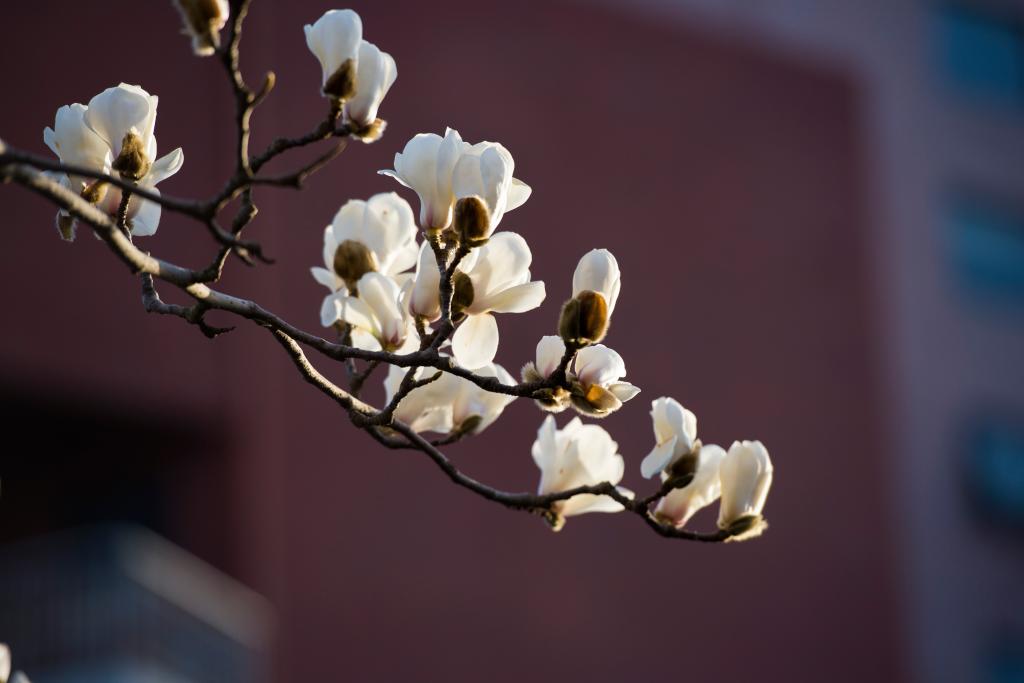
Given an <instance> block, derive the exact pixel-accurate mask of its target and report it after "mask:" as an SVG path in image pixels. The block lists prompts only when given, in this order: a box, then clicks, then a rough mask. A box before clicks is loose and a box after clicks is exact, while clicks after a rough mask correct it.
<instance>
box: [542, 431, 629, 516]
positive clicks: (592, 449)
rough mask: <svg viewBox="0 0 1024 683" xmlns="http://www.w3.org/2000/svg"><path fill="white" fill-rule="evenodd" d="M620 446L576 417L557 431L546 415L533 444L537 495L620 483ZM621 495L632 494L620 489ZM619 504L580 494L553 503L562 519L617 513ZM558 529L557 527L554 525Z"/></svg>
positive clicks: (621, 473)
mask: <svg viewBox="0 0 1024 683" xmlns="http://www.w3.org/2000/svg"><path fill="white" fill-rule="evenodd" d="M618 449H619V445H618V444H617V443H615V441H613V440H612V437H611V436H609V435H608V432H606V431H605V430H604V429H602V428H601V427H599V426H597V425H593V424H588V425H585V424H583V423H582V422H580V419H579V418H578V417H575V418H573V419H572V420H570V421H569V423H568V424H566V425H565V427H564V428H562V429H556V426H555V418H554V417H552V416H550V415H549V416H548V417H547V419H545V420H544V423H543V424H541V426H540V429H539V430H537V440H536V441H534V442H533V450H532V454H533V461H534V462H535V463H536V464H537V467H539V468H540V473H541V474H540V485H539V486H538V487H537V493H538V494H540V495H547V494H550V493H558V492H561V491H567V490H569V489H573V488H576V487H578V486H590V485H594V484H600V483H602V482H609V483H611V484H618V483H619V482H620V481H622V475H623V473H624V471H625V464H624V462H623V460H622V456H621V455H619V452H618ZM619 490H620V491H621V492H622V494H623V495H626V496H630V497H632V495H633V494H632V492H630V491H628V490H626V489H622V488H620V489H619ZM622 509H623V507H622V505H620V504H619V503H617V502H615V500H613V499H611V498H609V497H608V496H595V495H591V494H583V495H579V496H574V497H572V498H570V499H569V500H565V501H560V502H558V503H556V504H555V510H556V512H557V513H558V515H559V516H561V517H571V516H573V515H581V514H583V513H585V512H619V511H621V510H622ZM556 528H557V525H556Z"/></svg>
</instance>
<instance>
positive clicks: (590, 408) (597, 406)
mask: <svg viewBox="0 0 1024 683" xmlns="http://www.w3.org/2000/svg"><path fill="white" fill-rule="evenodd" d="M572 405H573V408H575V409H576V411H577V412H579V413H581V414H583V415H587V416H589V417H606V416H608V415H610V414H611V413H613V412H615V411H616V410H618V409H619V408H621V407H622V401H620V400H619V398H618V397H617V396H615V394H613V393H612V392H610V391H608V390H607V389H605V388H604V387H602V386H599V385H597V384H591V385H590V386H589V387H583V386H582V385H581V384H579V383H577V384H576V385H575V386H574V387H573V389H572Z"/></svg>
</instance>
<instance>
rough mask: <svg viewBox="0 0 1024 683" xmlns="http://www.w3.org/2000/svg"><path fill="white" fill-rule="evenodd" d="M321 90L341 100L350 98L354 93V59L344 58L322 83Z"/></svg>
mask: <svg viewBox="0 0 1024 683" xmlns="http://www.w3.org/2000/svg"><path fill="white" fill-rule="evenodd" d="M323 92H324V95H327V96H328V97H331V98H334V99H336V100H338V101H341V102H344V101H345V100H349V99H352V96H353V95H355V94H356V61H355V60H354V59H346V60H345V61H344V62H342V63H341V66H339V67H338V68H337V70H336V71H335V72H334V73H333V74H331V75H330V77H329V78H328V79H327V81H326V82H325V83H324V87H323Z"/></svg>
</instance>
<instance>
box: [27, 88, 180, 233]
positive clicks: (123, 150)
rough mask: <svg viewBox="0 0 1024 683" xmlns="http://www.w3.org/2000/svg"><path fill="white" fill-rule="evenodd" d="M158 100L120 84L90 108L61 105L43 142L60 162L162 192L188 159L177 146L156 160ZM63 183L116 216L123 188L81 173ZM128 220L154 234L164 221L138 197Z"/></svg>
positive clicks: (157, 209) (155, 206)
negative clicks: (164, 183) (166, 181)
mask: <svg viewBox="0 0 1024 683" xmlns="http://www.w3.org/2000/svg"><path fill="white" fill-rule="evenodd" d="M157 101H158V100H157V97H156V96H154V95H150V94H149V93H147V92H146V91H145V90H143V89H142V88H140V87H138V86H136V85H126V84H124V83H122V84H120V85H118V86H117V87H116V88H108V89H107V90H104V91H103V92H102V93H100V94H99V95H97V96H96V97H94V98H92V100H90V102H89V105H88V106H85V105H81V104H73V105H70V106H66V107H61V108H60V109H59V110H57V116H56V119H55V122H54V127H53V128H47V129H46V130H45V131H43V141H44V142H45V143H46V145H47V147H49V148H50V149H51V150H52V151H53V153H54V154H56V155H57V156H58V158H60V160H61V163H64V164H68V165H74V166H81V167H83V168H85V169H87V170H90V171H94V172H97V173H105V174H108V175H114V176H117V177H120V178H123V179H125V180H130V181H133V182H135V183H136V184H137V185H138V187H140V188H142V189H145V190H148V191H150V192H153V193H155V194H159V191H158V190H157V189H156V184H157V183H159V182H161V181H162V180H164V179H166V178H169V177H170V176H172V175H174V174H175V173H177V172H178V170H179V169H180V168H181V164H182V162H183V161H184V155H183V154H182V151H181V149H180V148H179V149H176V150H174V151H173V152H171V153H170V154H168V155H166V156H164V157H162V158H160V159H157V158H156V154H157V146H156V136H155V135H154V133H153V131H154V128H155V126H156V109H157ZM59 181H60V182H61V184H63V185H64V186H65V187H67V188H69V189H70V190H72V191H73V192H76V193H78V194H80V195H81V196H82V197H83V198H85V199H86V200H88V201H90V202H92V203H93V204H96V205H97V206H98V207H99V208H101V209H102V210H104V211H106V212H107V213H108V214H110V215H111V216H114V215H116V214H117V210H118V208H119V206H120V203H121V190H120V189H118V188H116V187H113V186H108V185H106V184H105V183H103V182H102V181H100V182H97V181H94V180H93V179H91V178H86V177H84V176H77V175H72V176H70V177H68V176H61V177H60V178H59ZM61 215H64V216H66V215H67V214H66V213H65V212H62V213H61V214H58V222H60V217H61ZM128 219H129V222H130V226H129V227H130V228H131V232H132V234H133V235H135V236H144V235H152V234H153V233H155V232H156V229H157V227H158V225H159V223H160V205H159V204H157V203H155V202H152V201H149V200H145V199H140V198H138V197H135V198H133V199H132V201H131V203H130V204H129V207H128Z"/></svg>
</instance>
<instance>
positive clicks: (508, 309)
mask: <svg viewBox="0 0 1024 683" xmlns="http://www.w3.org/2000/svg"><path fill="white" fill-rule="evenodd" d="M545 296H547V292H546V290H545V289H544V283H543V282H540V281H537V282H526V283H524V284H521V285H515V286H513V287H509V288H508V289H506V290H503V291H501V292H498V293H497V294H494V295H493V296H489V297H486V298H484V299H483V300H482V301H480V302H479V304H478V303H477V302H476V301H474V302H473V305H472V306H471V307H470V310H472V309H475V308H477V306H478V305H479V306H480V307H481V308H484V309H485V310H489V311H494V312H495V313H525V312H526V311H532V310H533V309H535V308H537V307H538V306H540V305H541V303H543V302H544V297H545Z"/></svg>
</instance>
